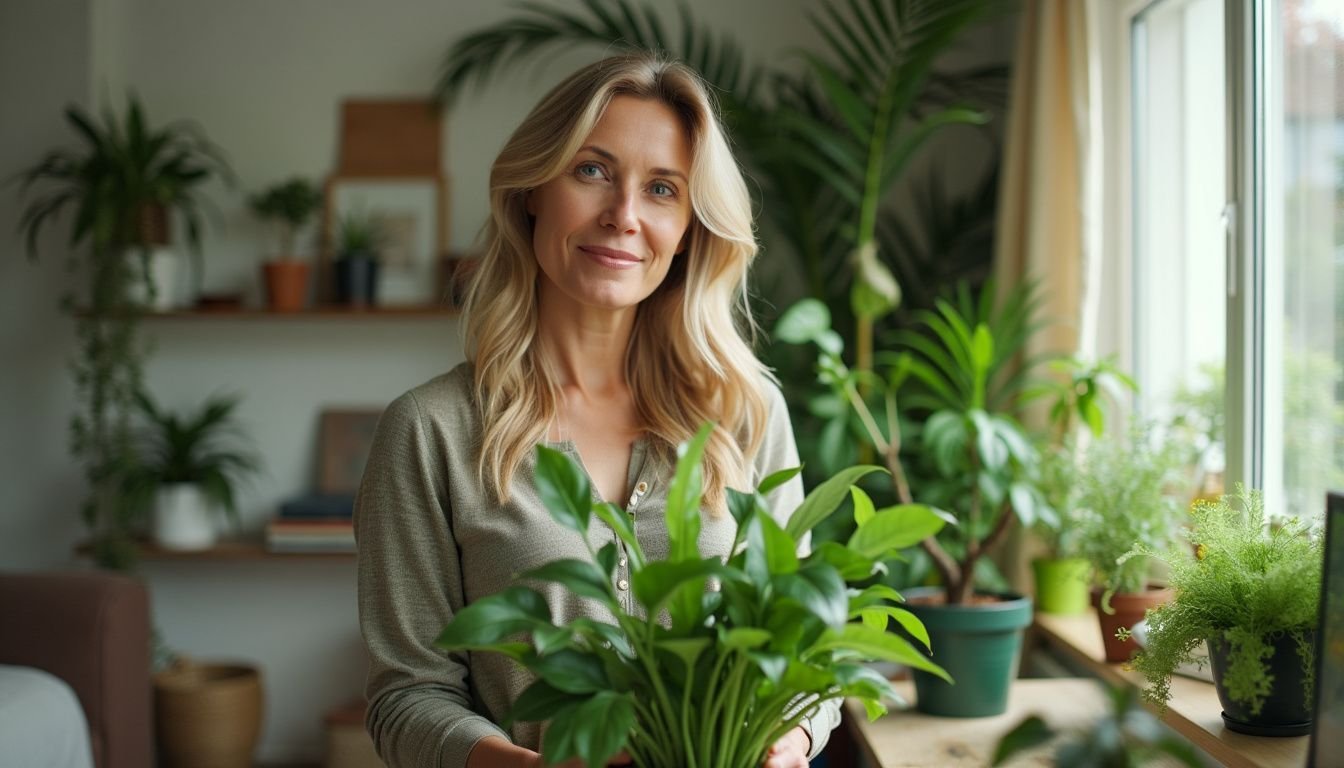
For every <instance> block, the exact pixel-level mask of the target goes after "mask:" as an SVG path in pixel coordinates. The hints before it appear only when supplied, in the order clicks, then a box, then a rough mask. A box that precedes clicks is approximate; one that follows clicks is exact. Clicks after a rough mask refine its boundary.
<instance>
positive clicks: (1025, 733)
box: [990, 715, 1055, 765]
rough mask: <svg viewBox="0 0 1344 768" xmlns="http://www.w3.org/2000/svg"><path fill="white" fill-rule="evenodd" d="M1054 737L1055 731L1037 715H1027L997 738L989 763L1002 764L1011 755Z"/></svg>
mask: <svg viewBox="0 0 1344 768" xmlns="http://www.w3.org/2000/svg"><path fill="white" fill-rule="evenodd" d="M1054 737H1055V731H1054V730H1053V729H1052V728H1051V727H1050V726H1049V725H1046V722H1045V721H1044V720H1042V719H1041V718H1040V717H1039V716H1037V715H1029V716H1027V718H1026V719H1025V720H1023V721H1022V722H1020V723H1018V724H1017V725H1016V726H1014V727H1013V729H1012V730H1011V731H1009V732H1008V733H1006V734H1004V735H1003V738H1001V739H999V743H998V746H996V747H995V748H994V760H993V762H992V763H990V765H1003V764H1004V763H1005V762H1007V761H1008V759H1009V758H1011V757H1012V756H1013V755H1016V754H1017V753H1018V752H1023V751H1026V750H1028V749H1031V748H1033V747H1038V746H1040V745H1042V744H1045V743H1046V742H1048V741H1050V740H1051V739H1053V738H1054Z"/></svg>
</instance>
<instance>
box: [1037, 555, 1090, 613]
mask: <svg viewBox="0 0 1344 768" xmlns="http://www.w3.org/2000/svg"><path fill="white" fill-rule="evenodd" d="M1031 572H1032V574H1033V575H1035V577H1036V610H1038V611H1040V612H1041V613H1052V614H1056V615H1059V616H1074V615H1077V614H1080V613H1087V607H1088V605H1089V604H1090V602H1089V599H1088V590H1089V589H1090V587H1091V581H1090V580H1091V577H1092V565H1091V564H1090V563H1089V562H1088V561H1087V560H1085V559H1083V558H1081V557H1066V558H1055V557H1043V558H1039V559H1037V560H1033V561H1031Z"/></svg>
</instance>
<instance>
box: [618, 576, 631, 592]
mask: <svg viewBox="0 0 1344 768" xmlns="http://www.w3.org/2000/svg"><path fill="white" fill-rule="evenodd" d="M616 588H617V589H619V590H621V591H622V592H624V591H625V590H627V589H629V588H630V582H628V581H626V580H625V579H621V580H620V581H618V582H616Z"/></svg>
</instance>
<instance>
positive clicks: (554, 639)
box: [532, 624, 573, 656]
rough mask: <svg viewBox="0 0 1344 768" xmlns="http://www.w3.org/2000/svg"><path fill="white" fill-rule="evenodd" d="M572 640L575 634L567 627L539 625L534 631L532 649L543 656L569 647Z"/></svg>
mask: <svg viewBox="0 0 1344 768" xmlns="http://www.w3.org/2000/svg"><path fill="white" fill-rule="evenodd" d="M572 638H573V633H572V632H571V631H570V630H569V629H568V628H567V627H557V626H554V625H545V624H538V625H537V626H536V627H534V628H533V629H532V647H533V649H534V650H536V652H537V653H539V654H541V655H543V656H544V655H546V654H548V653H555V652H556V651H558V650H560V649H561V648H567V647H569V644H570V641H571V640H572Z"/></svg>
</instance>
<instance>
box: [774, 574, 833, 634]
mask: <svg viewBox="0 0 1344 768" xmlns="http://www.w3.org/2000/svg"><path fill="white" fill-rule="evenodd" d="M774 583H775V590H776V591H777V592H779V594H781V595H786V596H788V597H791V598H793V599H794V600H797V601H798V602H799V603H801V604H802V605H803V607H804V608H806V609H807V610H808V611H809V612H810V613H811V614H812V615H814V616H816V617H817V618H818V619H821V621H822V622H823V623H825V624H826V625H827V626H830V627H832V628H835V629H838V628H840V627H841V626H844V624H845V621H847V620H848V618H849V595H848V594H847V593H846V591H845V582H844V581H843V580H842V579H841V578H840V574H838V573H836V571H835V569H834V568H832V567H830V566H829V565H826V564H825V563H810V564H809V565H808V567H807V568H800V569H799V570H798V572H797V573H790V574H783V575H779V576H776V577H775V579H774Z"/></svg>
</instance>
